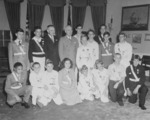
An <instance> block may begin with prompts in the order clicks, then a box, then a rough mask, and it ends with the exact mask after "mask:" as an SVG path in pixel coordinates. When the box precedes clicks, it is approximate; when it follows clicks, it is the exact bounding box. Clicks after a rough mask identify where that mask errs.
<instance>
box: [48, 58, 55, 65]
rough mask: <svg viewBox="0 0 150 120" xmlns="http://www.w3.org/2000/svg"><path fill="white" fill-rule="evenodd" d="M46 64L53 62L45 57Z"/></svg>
mask: <svg viewBox="0 0 150 120" xmlns="http://www.w3.org/2000/svg"><path fill="white" fill-rule="evenodd" d="M48 64H52V65H54V64H53V62H52V61H51V60H50V59H47V60H46V65H48Z"/></svg>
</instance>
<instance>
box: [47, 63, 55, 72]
mask: <svg viewBox="0 0 150 120" xmlns="http://www.w3.org/2000/svg"><path fill="white" fill-rule="evenodd" d="M53 68H54V65H53V64H52V63H48V64H47V65H46V69H47V71H48V72H51V71H52V70H53Z"/></svg>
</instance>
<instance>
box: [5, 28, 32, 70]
mask: <svg viewBox="0 0 150 120" xmlns="http://www.w3.org/2000/svg"><path fill="white" fill-rule="evenodd" d="M16 37H17V38H16V40H14V41H12V42H10V43H9V45H8V59H9V67H10V70H11V72H13V65H14V64H15V63H16V62H20V63H22V65H23V70H25V71H26V70H29V60H28V46H29V44H28V43H27V42H25V41H24V40H23V39H24V31H23V29H21V28H19V29H17V31H16Z"/></svg>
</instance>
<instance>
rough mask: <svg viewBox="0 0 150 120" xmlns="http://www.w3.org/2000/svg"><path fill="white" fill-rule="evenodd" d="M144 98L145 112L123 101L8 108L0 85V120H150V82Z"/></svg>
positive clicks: (18, 105) (135, 105)
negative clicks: (122, 103) (119, 102)
mask: <svg viewBox="0 0 150 120" xmlns="http://www.w3.org/2000/svg"><path fill="white" fill-rule="evenodd" d="M146 84H147V86H149V92H148V95H147V98H146V107H147V110H146V111H142V110H141V109H139V107H138V103H136V104H130V103H128V102H127V100H125V105H124V106H123V107H120V106H119V105H118V104H117V103H112V102H109V103H105V104H104V103H102V102H101V101H99V100H95V101H93V102H89V101H84V102H83V103H80V104H77V105H75V106H66V105H61V106H57V105H55V103H54V102H51V103H50V104H49V105H48V106H47V107H45V108H42V109H40V108H36V109H33V108H32V107H31V108H30V109H25V108H24V107H22V106H21V105H20V104H16V105H15V106H14V107H13V108H9V107H8V106H7V105H6V104H5V100H6V97H5V94H4V93H3V91H2V88H3V87H2V84H0V120H149V119H150V82H146Z"/></svg>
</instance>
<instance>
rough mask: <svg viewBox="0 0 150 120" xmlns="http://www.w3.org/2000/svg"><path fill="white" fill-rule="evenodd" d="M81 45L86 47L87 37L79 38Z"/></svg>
mask: <svg viewBox="0 0 150 120" xmlns="http://www.w3.org/2000/svg"><path fill="white" fill-rule="evenodd" d="M81 43H82V45H84V46H86V45H87V37H86V36H82V37H81Z"/></svg>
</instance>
